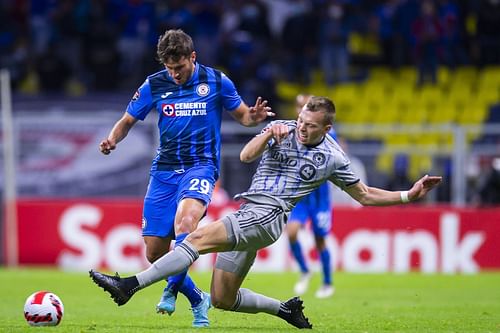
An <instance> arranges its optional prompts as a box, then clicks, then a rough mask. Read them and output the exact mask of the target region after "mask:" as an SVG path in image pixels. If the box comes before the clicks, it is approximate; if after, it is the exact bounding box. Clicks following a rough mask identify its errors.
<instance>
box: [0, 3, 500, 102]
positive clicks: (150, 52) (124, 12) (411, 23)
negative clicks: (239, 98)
mask: <svg viewBox="0 0 500 333" xmlns="http://www.w3.org/2000/svg"><path fill="white" fill-rule="evenodd" d="M0 6H1V8H0V67H2V68H8V69H10V71H11V73H12V77H13V80H14V88H15V90H16V91H18V92H21V93H28V94H37V93H39V92H58V93H60V92H65V93H67V94H73V95H78V94H84V93H85V92H88V91H120V90H121V91H129V90H132V89H135V88H136V87H137V86H138V85H139V84H141V83H142V81H143V79H144V77H145V76H146V75H147V74H149V73H152V72H155V71H157V70H158V69H160V66H159V64H158V62H157V61H156V60H155V48H156V42H157V39H158V36H159V35H160V34H162V33H163V32H164V31H165V29H169V28H182V29H183V30H185V31H186V32H188V33H189V34H191V35H192V36H193V39H194V41H195V47H196V49H197V52H198V59H199V61H200V62H201V63H204V64H207V65H212V66H216V67H219V68H221V69H223V70H225V71H226V73H227V74H229V76H230V77H231V78H232V79H233V80H234V81H235V82H236V84H237V86H238V87H239V90H240V92H241V94H242V95H243V97H244V98H248V99H249V100H252V99H253V98H254V96H256V95H264V96H266V98H268V99H270V100H271V101H273V99H275V98H276V95H275V93H274V91H275V82H276V81H277V80H288V81H292V82H301V83H307V82H308V80H310V79H311V73H312V72H313V70H315V69H317V70H320V71H321V72H322V73H323V77H324V80H325V83H326V84H328V85H334V84H336V83H337V82H343V81H348V80H353V79H359V77H360V76H361V77H362V75H363V70H366V68H369V66H371V65H387V66H390V67H398V66H402V65H409V64H413V65H415V66H417V68H418V69H419V70H420V74H421V75H420V82H423V81H425V80H427V81H431V82H432V81H435V79H436V77H435V71H436V67H437V65H438V64H444V65H447V66H449V67H451V68H453V67H454V66H457V65H461V64H470V65H475V66H478V67H481V66H484V65H487V64H499V63H500V38H499V35H500V0H455V1H453V0H434V1H433V0H421V1H418V0H378V1H375V0H371V1H368V0H329V1H328V0H192V1H182V0H158V1H153V0H65V1H57V0H36V1H35V0H31V1H30V0H3V1H1V5H0ZM354 68H355V69H357V70H353V69H354Z"/></svg>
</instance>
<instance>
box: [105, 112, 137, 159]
mask: <svg viewBox="0 0 500 333" xmlns="http://www.w3.org/2000/svg"><path fill="white" fill-rule="evenodd" d="M136 122H137V119H135V118H134V117H132V116H131V115H130V114H128V113H127V112H125V114H124V115H123V116H122V117H121V118H120V120H118V121H117V122H116V123H115V125H114V126H113V128H112V129H111V131H110V132H109V135H108V137H107V138H106V139H104V140H102V141H101V142H100V143H99V150H100V152H101V153H103V154H104V155H109V153H111V151H112V150H114V149H116V145H117V144H118V142H120V141H122V140H123V139H124V138H125V137H126V136H127V134H128V131H130V129H131V128H132V126H134V124H135V123H136Z"/></svg>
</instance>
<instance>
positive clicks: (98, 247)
mask: <svg viewBox="0 0 500 333" xmlns="http://www.w3.org/2000/svg"><path fill="white" fill-rule="evenodd" d="M236 208H237V204H235V203H230V204H229V205H224V206H217V205H212V206H211V207H210V208H209V212H208V214H207V217H206V218H205V219H204V220H203V221H202V223H210V221H213V220H215V219H217V218H220V217H222V216H223V215H225V214H226V213H227V212H228V211H234V210H235V209H236ZM141 215H142V201H140V200H130V201H127V200H117V201H111V200H106V201H102V200H53V201H39V200H37V201H27V200H22V201H19V202H18V216H19V233H18V234H19V236H18V237H19V263H20V264H22V265H29V264H36V265H41V264H43V265H57V266H59V267H61V268H63V269H68V270H88V269H90V268H107V269H110V270H117V271H122V272H124V271H125V272H126V271H128V272H135V271H138V270H141V269H143V268H145V267H147V266H148V263H147V261H146V259H145V257H144V245H143V241H142V237H141ZM4 235H5V233H4ZM299 239H300V240H301V241H302V242H303V244H304V245H303V248H304V249H305V250H306V251H307V254H308V259H309V260H310V261H311V264H312V266H313V268H316V269H317V268H318V267H319V265H318V263H317V260H316V254H315V251H314V239H313V237H312V235H311V233H310V232H307V231H303V232H301V233H300V235H299ZM327 244H328V246H329V247H330V249H331V250H332V265H333V266H334V267H336V268H337V269H342V270H344V271H349V272H373V273H377V272H399V273H404V272H409V271H420V272H423V273H440V272H442V273H475V272H478V271H480V270H488V269H499V268H500V256H499V255H498V254H499V253H500V251H499V250H500V245H499V244H500V208H496V209H481V210H479V209H456V208H451V207H423V206H416V205H407V206H399V207H383V208H378V207H377V208H367V207H363V208H340V207H338V208H334V223H333V233H332V235H331V237H329V238H328V242H327ZM284 258H285V259H284ZM213 260H214V256H213V255H206V256H201V257H200V259H199V260H198V261H197V262H196V263H195V266H194V269H200V270H207V269H211V267H212V263H213ZM294 265H295V264H294V263H293V262H292V260H291V259H290V256H289V253H288V242H287V240H286V237H285V236H282V237H281V238H280V239H279V240H278V241H277V242H276V243H275V244H273V245H272V246H271V247H269V248H267V249H264V250H261V251H260V252H259V256H258V258H257V260H256V262H255V265H254V268H253V269H254V270H256V271H282V270H288V269H296V267H295V266H294Z"/></svg>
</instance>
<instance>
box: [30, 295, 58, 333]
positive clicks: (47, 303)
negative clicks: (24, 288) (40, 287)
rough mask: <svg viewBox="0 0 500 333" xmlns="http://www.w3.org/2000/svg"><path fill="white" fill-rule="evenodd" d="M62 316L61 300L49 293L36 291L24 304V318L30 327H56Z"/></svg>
mask: <svg viewBox="0 0 500 333" xmlns="http://www.w3.org/2000/svg"><path fill="white" fill-rule="evenodd" d="M63 314H64V305H63V303H62V301H61V299H60V298H59V297H58V296H57V295H56V294H54V293H51V292H49V291H37V292H36V293H33V294H31V295H30V296H29V297H28V299H27V300H26V303H24V318H25V319H26V321H27V322H28V324H30V325H31V326H56V325H58V324H59V323H60V322H61V319H62V317H63Z"/></svg>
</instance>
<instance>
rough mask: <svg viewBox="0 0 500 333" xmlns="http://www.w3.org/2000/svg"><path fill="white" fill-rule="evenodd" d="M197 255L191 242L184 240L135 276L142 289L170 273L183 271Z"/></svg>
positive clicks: (174, 273)
mask: <svg viewBox="0 0 500 333" xmlns="http://www.w3.org/2000/svg"><path fill="white" fill-rule="evenodd" d="M199 256H200V254H199V253H198V250H197V249H196V248H195V247H194V246H193V244H191V243H189V242H188V241H187V240H184V241H183V242H182V243H181V244H179V245H178V246H177V247H175V249H174V250H173V251H171V252H169V253H167V254H165V255H164V256H163V257H161V258H160V259H158V260H156V261H155V262H154V263H153V264H151V266H150V267H149V268H148V269H146V270H144V271H142V272H140V273H138V274H136V275H135V277H136V278H137V281H139V286H140V288H141V289H142V288H144V287H147V286H149V285H150V284H153V283H155V282H158V281H160V280H164V279H166V278H167V277H169V276H171V275H176V274H178V273H180V272H182V271H185V270H186V269H188V267H189V266H191V264H192V263H193V262H194V261H195V260H196V259H198V257H199Z"/></svg>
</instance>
